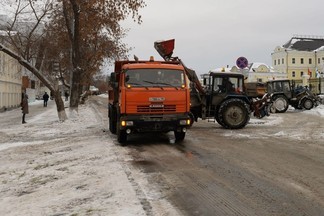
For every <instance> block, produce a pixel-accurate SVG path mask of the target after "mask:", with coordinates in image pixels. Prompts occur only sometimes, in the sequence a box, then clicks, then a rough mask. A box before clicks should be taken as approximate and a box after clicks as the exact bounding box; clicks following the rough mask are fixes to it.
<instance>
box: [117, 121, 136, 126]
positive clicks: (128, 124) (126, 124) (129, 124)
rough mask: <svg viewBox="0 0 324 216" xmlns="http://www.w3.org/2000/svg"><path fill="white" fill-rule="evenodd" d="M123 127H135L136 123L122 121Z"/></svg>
mask: <svg viewBox="0 0 324 216" xmlns="http://www.w3.org/2000/svg"><path fill="white" fill-rule="evenodd" d="M120 124H121V126H123V127H125V126H133V125H134V122H133V121H121V123H120Z"/></svg>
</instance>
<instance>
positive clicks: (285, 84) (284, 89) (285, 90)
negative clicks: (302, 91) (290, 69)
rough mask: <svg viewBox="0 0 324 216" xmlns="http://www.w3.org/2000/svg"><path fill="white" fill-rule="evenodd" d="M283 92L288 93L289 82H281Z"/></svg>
mask: <svg viewBox="0 0 324 216" xmlns="http://www.w3.org/2000/svg"><path fill="white" fill-rule="evenodd" d="M282 87H283V91H284V92H290V85H289V82H283V83H282Z"/></svg>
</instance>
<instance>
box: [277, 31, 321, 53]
mask: <svg viewBox="0 0 324 216" xmlns="http://www.w3.org/2000/svg"><path fill="white" fill-rule="evenodd" d="M323 46H324V36H298V35H295V36H293V37H292V38H291V39H290V40H289V41H288V42H287V43H285V44H284V45H283V47H284V48H286V49H293V50H298V51H315V50H317V49H319V48H321V47H323Z"/></svg>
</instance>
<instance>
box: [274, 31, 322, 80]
mask: <svg viewBox="0 0 324 216" xmlns="http://www.w3.org/2000/svg"><path fill="white" fill-rule="evenodd" d="M271 56H272V65H273V68H274V69H275V70H276V71H279V72H283V73H286V74H287V77H288V79H292V80H300V79H303V77H305V76H309V78H316V77H320V76H323V71H324V68H323V65H324V36H321V37H320V36H299V35H294V36H293V37H292V38H291V39H290V40H289V41H288V42H287V43H286V44H284V45H282V46H277V47H276V48H275V49H274V52H273V53H272V54H271Z"/></svg>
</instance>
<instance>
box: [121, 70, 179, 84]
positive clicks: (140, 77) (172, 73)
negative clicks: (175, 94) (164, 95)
mask: <svg viewBox="0 0 324 216" xmlns="http://www.w3.org/2000/svg"><path fill="white" fill-rule="evenodd" d="M184 84H185V77H184V72H183V71H181V70H171V69H131V70H127V71H126V72H125V85H126V86H127V87H132V88H136V87H182V86H183V85H184Z"/></svg>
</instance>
